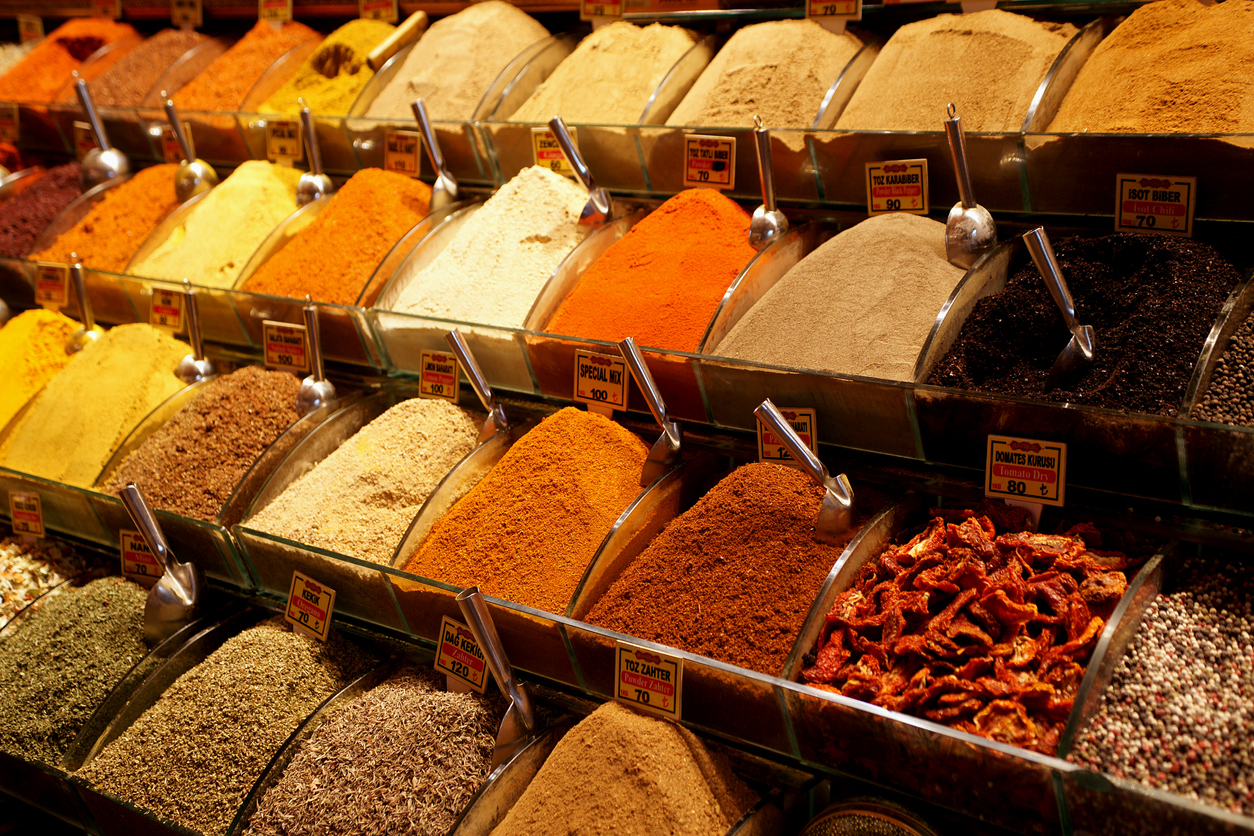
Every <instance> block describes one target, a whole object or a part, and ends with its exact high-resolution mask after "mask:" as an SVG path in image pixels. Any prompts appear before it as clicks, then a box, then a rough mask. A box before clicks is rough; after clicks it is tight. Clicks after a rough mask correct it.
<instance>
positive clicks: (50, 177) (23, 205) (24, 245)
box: [0, 163, 83, 258]
mask: <svg viewBox="0 0 1254 836" xmlns="http://www.w3.org/2000/svg"><path fill="white" fill-rule="evenodd" d="M34 176H35V177H37V178H38V179H36V180H35V182H34V183H32V184H31V185H29V186H27V187H26V188H25V189H23V190H22V191H21V192H19V193H18V194H16V195H14V196H13V197H11V198H9V199H8V200H6V201H5V202H4V204H3V205H4V211H3V212H0V257H3V258H25V257H26V254H27V253H28V252H30V248H31V247H32V246H34V244H35V239H36V238H38V237H39V233H41V232H43V231H44V228H45V227H47V226H48V224H50V223H52V222H53V220H55V219H56V217H57V215H59V214H61V210H63V209H65V207H67V206H69V205H70V203H72V202H73V201H74V198H76V197H78V196H79V195H80V194H82V192H83V182H82V178H83V169H82V167H81V166H80V165H79V164H78V163H66V164H65V165H59V166H57V167H56V168H54V169H51V170H50V171H47V172H45V173H44V174H39V175H34Z"/></svg>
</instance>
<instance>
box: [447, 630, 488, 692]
mask: <svg viewBox="0 0 1254 836" xmlns="http://www.w3.org/2000/svg"><path fill="white" fill-rule="evenodd" d="M435 669H436V670H437V671H440V672H441V673H443V674H445V675H446V676H451V677H453V678H454V679H458V680H460V681H462V682H465V683H466V684H467V685H469V686H470V687H471V688H473V689H475V690H476V691H478V692H479V693H480V694H482V693H483V692H484V690H486V689H487V687H488V677H487V671H488V665H487V662H486V661H485V660H484V658H483V651H482V650H481V649H480V648H479V643H478V642H477V641H475V635H474V633H472V632H470V629H469V628H468V627H467V626H466V625H465V624H462V623H461V622H460V621H454V620H453V619H451V618H449V617H448V616H447V615H446V616H444V617H443V618H442V619H440V643H439V645H438V646H437V647H436V649H435Z"/></svg>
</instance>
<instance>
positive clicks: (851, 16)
mask: <svg viewBox="0 0 1254 836" xmlns="http://www.w3.org/2000/svg"><path fill="white" fill-rule="evenodd" d="M806 17H807V18H810V19H813V20H817V21H819V22H820V23H824V22H826V21H846V20H862V0H834V2H833V0H806Z"/></svg>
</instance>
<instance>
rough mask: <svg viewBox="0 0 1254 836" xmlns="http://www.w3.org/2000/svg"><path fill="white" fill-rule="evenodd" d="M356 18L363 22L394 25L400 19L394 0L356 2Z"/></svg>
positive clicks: (359, 0)
mask: <svg viewBox="0 0 1254 836" xmlns="http://www.w3.org/2000/svg"><path fill="white" fill-rule="evenodd" d="M357 16H358V17H361V18H363V19H365V20H383V21H386V22H388V23H395V22H396V20H397V18H399V17H400V10H399V9H398V8H397V6H396V0H357Z"/></svg>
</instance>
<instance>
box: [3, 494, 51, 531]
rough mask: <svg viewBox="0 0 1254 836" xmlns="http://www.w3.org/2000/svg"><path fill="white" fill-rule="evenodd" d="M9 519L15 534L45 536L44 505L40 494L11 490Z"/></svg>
mask: <svg viewBox="0 0 1254 836" xmlns="http://www.w3.org/2000/svg"><path fill="white" fill-rule="evenodd" d="M9 520H10V521H11V522H10V525H11V527H12V528H13V533H14V534H25V535H27V536H29V537H43V536H44V505H43V501H42V500H41V499H40V498H39V494H37V493H32V492H29V491H9Z"/></svg>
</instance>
